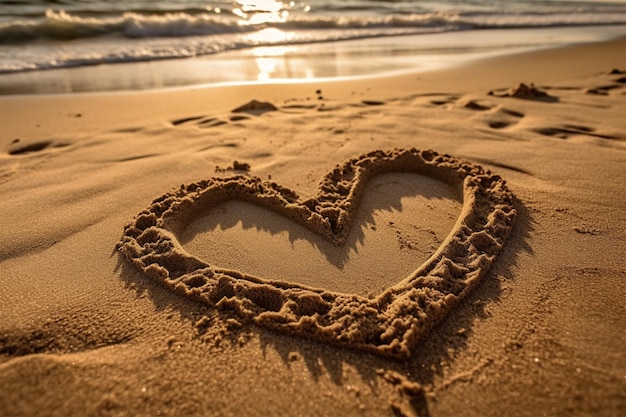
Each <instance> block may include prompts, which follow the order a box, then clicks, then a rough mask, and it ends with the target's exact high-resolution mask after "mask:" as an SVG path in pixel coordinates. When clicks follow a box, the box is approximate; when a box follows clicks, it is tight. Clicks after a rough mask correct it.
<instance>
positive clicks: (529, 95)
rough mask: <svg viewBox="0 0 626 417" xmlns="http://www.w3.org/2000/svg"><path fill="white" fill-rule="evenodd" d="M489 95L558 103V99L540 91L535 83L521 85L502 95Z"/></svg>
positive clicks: (490, 93) (491, 93)
mask: <svg viewBox="0 0 626 417" xmlns="http://www.w3.org/2000/svg"><path fill="white" fill-rule="evenodd" d="M489 95H494V96H496V97H513V98H521V99H524V100H542V101H556V97H553V96H551V95H549V94H548V93H546V92H545V91H541V90H539V89H538V88H536V87H535V85H534V84H533V83H531V84H530V85H526V84H524V83H519V84H518V85H516V86H515V87H512V88H510V89H508V90H507V91H506V92H504V93H502V94H497V93H494V92H493V91H490V92H489Z"/></svg>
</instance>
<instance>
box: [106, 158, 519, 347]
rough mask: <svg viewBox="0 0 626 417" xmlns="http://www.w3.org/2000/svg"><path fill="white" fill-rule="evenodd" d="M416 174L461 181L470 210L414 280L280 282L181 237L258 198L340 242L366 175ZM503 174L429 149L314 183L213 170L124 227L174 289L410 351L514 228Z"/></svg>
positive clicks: (130, 250) (348, 342)
mask: <svg viewBox="0 0 626 417" xmlns="http://www.w3.org/2000/svg"><path fill="white" fill-rule="evenodd" d="M386 172H413V173H417V174H421V175H427V176H430V177H433V178H437V179H441V180H444V181H446V182H448V183H450V184H452V185H456V186H459V187H461V188H462V191H463V209H462V211H461V214H460V216H459V219H458V220H457V222H456V224H455V226H454V228H453V230H452V231H451V232H450V234H449V235H448V237H447V238H446V239H445V241H444V242H443V243H442V244H441V246H440V247H439V249H437V251H436V252H435V253H434V254H433V255H432V256H431V257H430V258H429V259H428V260H427V261H426V262H424V263H423V264H422V265H421V266H419V267H418V268H417V269H416V270H415V271H414V272H413V273H412V274H410V275H409V276H408V277H407V278H405V279H403V280H402V281H400V282H399V283H398V284H396V285H394V286H392V287H391V288H389V289H387V290H386V291H384V292H383V293H382V294H380V295H378V296H377V297H375V298H372V299H370V298H365V297H361V296H358V295H354V294H340V293H335V292H330V291H326V290H323V289H316V288H310V287H306V286H303V285H297V284H293V283H290V282H285V281H272V280H267V279H264V278H260V277H255V276H251V275H247V274H245V273H242V272H239V271H232V270H227V269H221V268H217V267H213V266H211V265H210V264H209V263H207V262H205V261H203V260H201V259H198V258H197V257H194V256H193V255H190V254H188V253H187V252H186V251H185V250H184V249H183V248H182V246H181V245H180V243H179V242H178V240H177V238H176V236H177V235H179V234H180V232H182V230H184V228H185V227H186V225H187V224H188V223H189V222H190V221H191V220H193V219H195V218H197V217H198V216H200V215H202V214H203V213H204V212H206V211H207V210H208V208H210V207H213V206H216V205H218V204H221V203H223V202H225V201H228V200H232V199H239V200H242V201H246V202H249V203H253V204H257V205H260V206H262V207H264V208H267V209H270V210H273V211H275V212H276V213H279V214H282V215H284V216H285V217H287V218H288V219H290V220H292V221H295V222H297V223H300V224H301V225H303V226H305V227H307V228H309V229H310V230H312V231H313V232H315V233H318V234H319V235H321V236H323V237H325V238H327V239H328V240H329V241H332V242H334V243H335V244H337V245H342V244H343V243H344V242H345V240H346V238H347V236H348V232H349V230H350V227H351V225H352V220H353V218H354V215H355V211H356V208H357V206H358V203H359V199H360V195H361V193H362V191H363V189H364V187H365V184H366V183H367V181H368V180H369V179H370V178H372V177H374V176H376V175H378V174H381V173H386ZM512 201H513V197H512V195H511V193H510V192H509V191H508V189H507V188H506V185H505V182H504V180H503V179H501V178H500V177H499V176H497V175H494V174H492V173H491V172H489V171H484V170H483V169H482V168H481V167H479V166H476V165H472V164H470V163H468V162H464V161H461V160H458V159H456V158H454V157H451V156H448V155H440V154H438V153H436V152H434V151H430V150H424V151H420V150H416V149H410V150H392V151H374V152H371V153H369V154H365V155H362V156H360V157H357V158H354V159H351V160H349V161H347V162H345V163H344V164H342V165H338V166H337V167H336V168H335V169H334V170H333V171H332V172H330V173H329V174H327V175H326V176H325V177H324V179H323V180H322V182H321V183H320V185H319V186H318V189H317V191H316V193H315V195H314V196H313V197H311V198H309V199H306V200H302V199H301V198H300V197H299V196H298V195H297V193H295V192H294V191H292V190H290V189H288V188H285V187H282V186H280V185H278V184H276V183H272V182H268V181H263V180H261V179H259V178H256V177H244V176H236V177H231V178H225V179H222V178H212V179H209V180H205V181H200V182H196V183H193V184H189V185H183V186H181V188H180V189H178V190H176V191H173V192H170V193H167V194H165V195H163V196H162V197H160V198H158V199H156V200H155V201H153V203H152V205H151V206H150V207H148V208H147V209H145V210H143V211H142V212H141V213H139V214H138V215H137V216H136V217H135V219H134V220H133V221H132V222H131V223H130V224H128V225H127V226H126V227H125V229H124V234H123V236H122V240H121V242H120V243H119V244H118V248H119V250H120V251H121V252H122V253H123V254H124V255H125V256H126V257H127V258H128V259H129V260H130V261H132V262H133V263H134V264H135V265H137V266H138V267H139V268H140V269H141V270H142V271H143V272H144V273H145V274H146V275H147V276H149V277H151V278H153V279H156V280H157V281H159V282H161V283H163V284H165V286H166V287H167V288H169V289H171V290H173V291H174V292H176V293H179V294H182V295H185V296H188V297H190V298H192V299H195V300H198V301H201V302H203V303H206V304H208V305H210V306H213V307H215V308H218V309H224V310H230V311H233V312H235V313H236V314H237V315H238V316H240V317H241V318H242V319H244V320H247V321H252V322H254V323H256V324H258V325H261V326H265V327H268V328H271V329H274V330H278V331H283V332H286V333H291V334H295V335H299V336H304V337H311V338H314V339H317V340H320V341H326V342H332V343H335V344H338V345H343V346H347V347H352V348H356V349H362V350H366V351H372V352H375V353H378V354H382V355H385V356H391V357H395V358H407V357H409V356H410V354H411V350H412V348H413V347H414V346H415V345H416V343H418V341H419V340H420V339H421V338H422V337H423V336H424V335H425V334H426V332H427V331H428V330H429V329H430V328H431V327H432V326H433V325H434V324H435V323H437V322H438V321H440V320H441V319H442V318H443V317H444V316H445V315H446V314H447V313H448V312H449V311H450V310H451V309H452V308H453V307H454V305H455V304H456V302H458V301H459V300H460V299H461V298H463V296H465V295H466V294H467V293H468V292H469V290H470V289H471V288H472V287H473V286H474V285H475V284H476V282H478V280H479V279H480V278H481V277H482V276H483V275H484V273H485V272H486V271H487V270H488V269H489V267H490V266H491V264H492V262H493V261H494V259H495V257H496V255H497V253H498V252H499V251H500V249H501V248H502V245H503V244H504V241H505V240H506V238H507V237H508V235H509V233H510V231H511V228H512V225H513V220H514V218H515V209H514V208H513V202H512Z"/></svg>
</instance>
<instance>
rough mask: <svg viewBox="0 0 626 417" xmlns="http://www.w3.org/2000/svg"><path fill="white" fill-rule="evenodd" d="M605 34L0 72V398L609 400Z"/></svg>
mask: <svg viewBox="0 0 626 417" xmlns="http://www.w3.org/2000/svg"><path fill="white" fill-rule="evenodd" d="M624 50H626V40H625V39H624V38H623V37H621V38H618V39H613V40H606V41H602V42H592V43H576V44H572V45H566V46H561V47H559V48H544V49H537V48H533V49H532V50H523V51H517V52H514V53H509V54H494V55H490V56H483V57H482V58H480V59H474V60H467V61H466V62H464V63H456V64H455V65H450V66H445V67H441V68H432V69H429V70H424V71H419V72H416V71H402V72H401V73H396V74H392V75H381V76H377V77H367V76H359V77H343V78H339V79H330V80H316V79H311V80H307V81H303V80H300V81H294V82H274V83H272V82H265V83H253V84H245V83H242V84H223V85H222V84H220V85H213V86H189V87H185V88H170V89H160V90H159V89H146V90H141V91H115V92H110V91H109V92H89V93H80V94H43V95H6V96H0V126H2V128H1V136H0V193H1V195H2V200H1V201H0V224H1V225H2V231H3V233H2V236H1V237H0V265H1V270H2V275H1V277H0V315H1V317H2V318H1V320H0V386H2V392H1V393H0V415H2V416H67V415H84V416H124V415H133V416H155V415H162V416H181V415H189V416H248V415H250V416H252V415H274V416H339V415H343V416H433V417H435V416H456V415H465V416H500V415H503V414H506V415H510V416H537V415H545V416H561V415H568V416H621V415H623V412H624V410H625V409H626V396H625V394H624V392H626V352H625V351H624V345H625V344H626V336H624V332H623V329H624V328H626V308H625V307H624V303H623V298H624V294H625V293H626V247H625V246H624V243H623V241H624V237H625V236H626V210H624V208H625V204H624V196H625V195H626V182H625V181H624V175H625V174H626V168H625V167H626V152H625V151H626V118H624V108H625V107H626V56H624V54H623V51H624Z"/></svg>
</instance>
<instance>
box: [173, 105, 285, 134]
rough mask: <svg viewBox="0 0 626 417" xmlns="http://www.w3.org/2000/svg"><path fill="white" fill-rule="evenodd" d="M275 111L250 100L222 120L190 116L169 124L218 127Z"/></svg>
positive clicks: (272, 106) (268, 106)
mask: <svg viewBox="0 0 626 417" xmlns="http://www.w3.org/2000/svg"><path fill="white" fill-rule="evenodd" d="M277 110H278V108H277V107H276V106H274V105H273V104H272V103H269V102H262V101H257V100H252V101H250V102H248V103H246V104H243V105H241V106H239V107H237V108H235V109H233V110H231V114H230V115H229V116H227V117H224V118H219V117H211V116H206V115H202V116H190V117H183V118H182V119H176V120H172V121H171V122H170V123H171V124H172V126H180V125H187V124H193V125H195V126H196V127H200V128H206V127H218V126H222V125H225V124H228V123H229V122H241V121H245V120H250V119H252V118H253V116H260V115H262V114H265V113H268V112H272V111H277Z"/></svg>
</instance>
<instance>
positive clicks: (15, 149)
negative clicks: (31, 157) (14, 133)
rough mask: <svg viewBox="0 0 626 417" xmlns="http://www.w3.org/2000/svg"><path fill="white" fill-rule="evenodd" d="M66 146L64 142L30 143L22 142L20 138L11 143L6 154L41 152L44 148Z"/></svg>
mask: <svg viewBox="0 0 626 417" xmlns="http://www.w3.org/2000/svg"><path fill="white" fill-rule="evenodd" d="M66 146H68V144H66V143H57V142H54V141H41V142H32V143H22V141H21V140H19V139H15V140H13V142H12V143H11V146H10V147H9V151H8V154H9V155H13V156H15V155H24V154H31V153H37V152H41V151H43V150H46V149H52V148H64V147H66Z"/></svg>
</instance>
